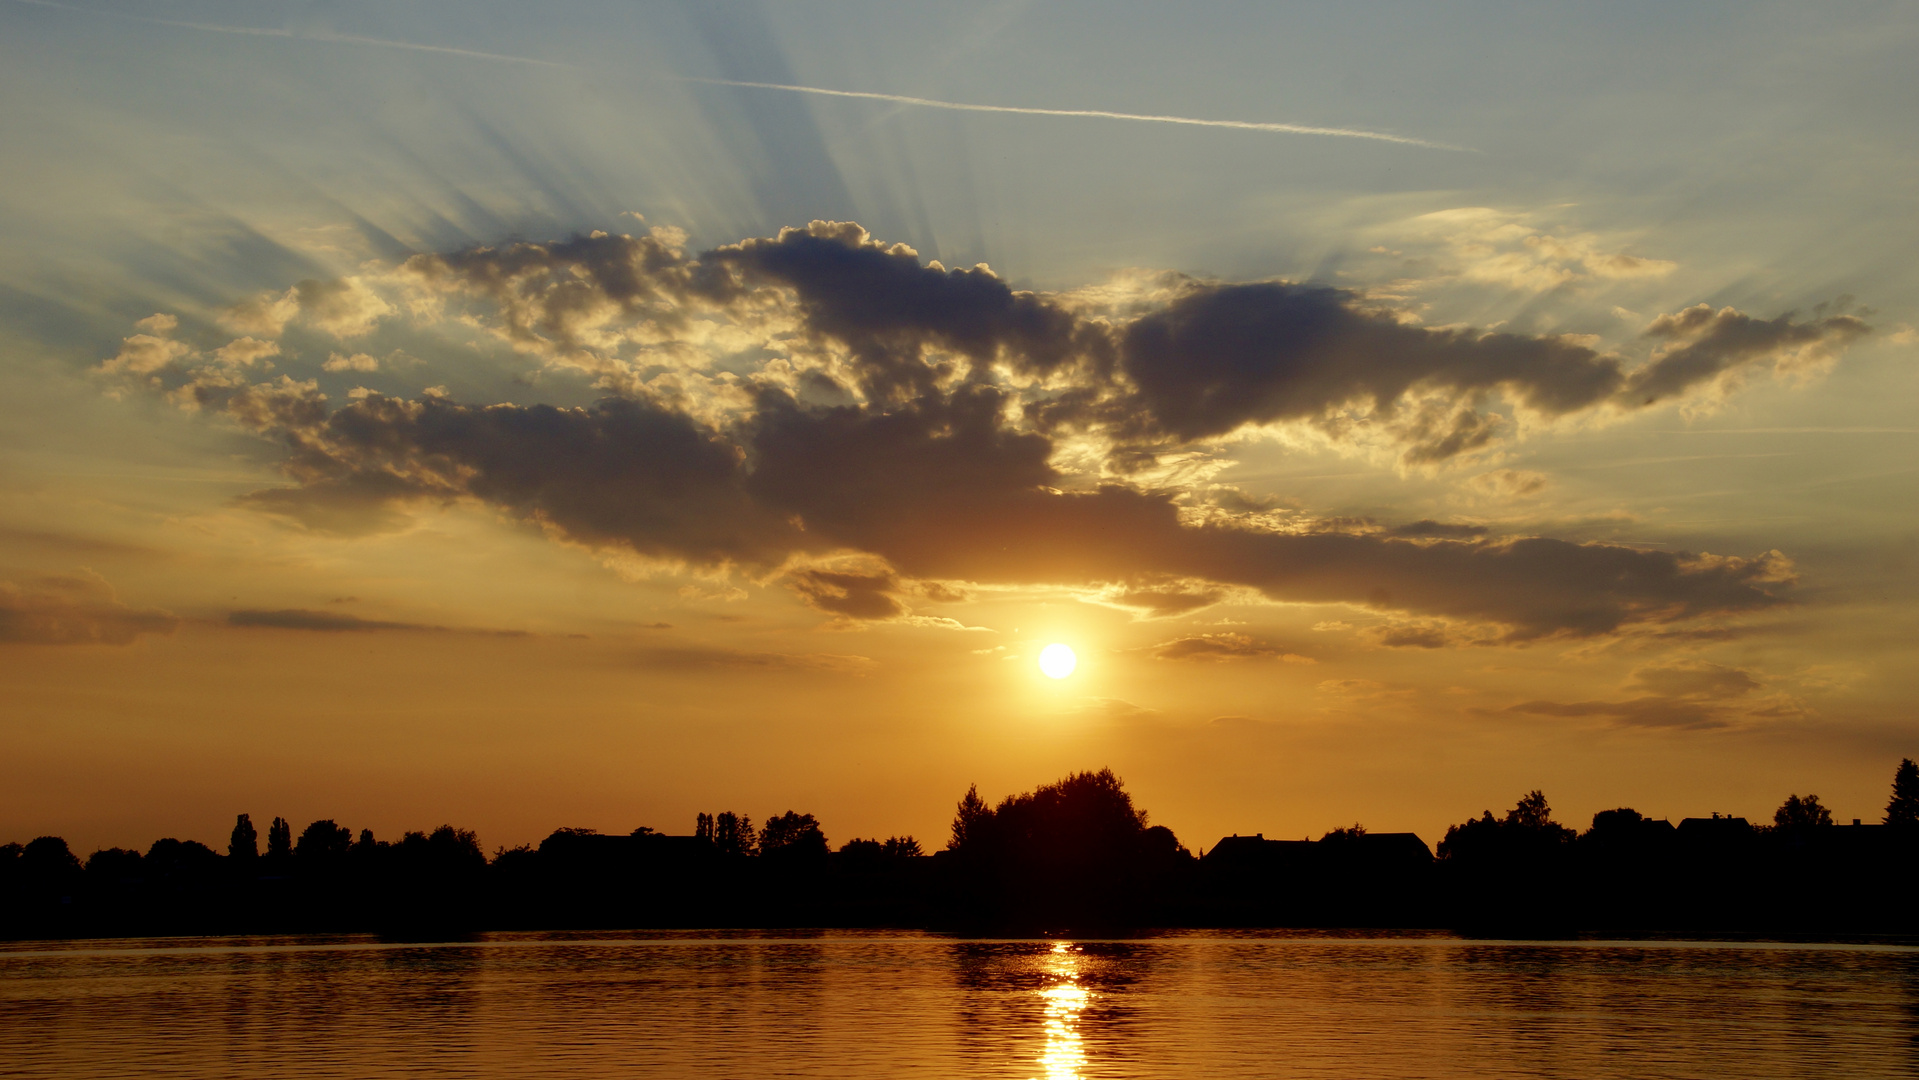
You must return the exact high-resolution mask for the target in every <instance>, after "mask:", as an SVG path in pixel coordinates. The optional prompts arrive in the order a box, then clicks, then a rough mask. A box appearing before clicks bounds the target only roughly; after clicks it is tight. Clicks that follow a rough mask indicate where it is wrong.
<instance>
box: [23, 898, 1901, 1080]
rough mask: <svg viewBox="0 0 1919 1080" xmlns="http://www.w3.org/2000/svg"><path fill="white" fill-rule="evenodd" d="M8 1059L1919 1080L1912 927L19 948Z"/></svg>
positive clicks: (572, 1068)
mask: <svg viewBox="0 0 1919 1080" xmlns="http://www.w3.org/2000/svg"><path fill="white" fill-rule="evenodd" d="M0 1076H9V1077H63V1078H65V1077H113V1076H141V1077H149V1076H165V1077H180V1078H195V1077H400V1076H451V1077H529V1076H538V1077H616V1076H617V1077H716V1078H732V1077H738V1078H754V1080H759V1078H768V1077H836V1078H845V1077H969V1078H973V1077H978V1078H1002V1077H1003V1078H1009V1080H1010V1078H1021V1080H1024V1078H1045V1080H1066V1078H1090V1077H1207V1078H1234V1077H1340V1078H1397V1077H1474V1078H1486V1077H1579V1078H1599V1077H1620V1078H1633V1080H1645V1078H1653V1077H1711V1078H1714V1080H1755V1078H1768V1077H1828V1076H1831V1077H1852V1076H1857V1077H1895V1076H1919V949H1915V948H1911V947H1904V946H1893V945H1800V944H1763V943H1731V944H1728V943H1705V942H1663V941H1662V942H1523V941H1481V940H1465V939H1459V938H1455V937H1449V936H1391V937H1374V936H1328V935H1326V934H1323V933H1322V934H1308V933H1297V932H1295V933H1284V932H1253V933H1230V932H1227V933H1222V932H1219V931H1205V932H1182V933H1168V934H1162V935H1156V936H1150V937H1142V938H1135V939H1128V940H1116V941H1030V940H1021V941H999V940H970V939H958V938H949V937H941V936H937V935H932V934H920V933H912V932H869V933H860V932H843V931H834V932H825V933H819V934H813V933H796V932H792V931H780V932H762V933H714V932H684V933H680V932H647V933H619V934H613V933H607V934H592V935H558V934H492V935H486V936H484V937H482V938H479V939H476V940H472V941H462V942H455V943H447V944H411V943H391V942H382V941H379V940H376V939H372V938H361V937H299V938H258V939H235V938H195V939H147V940H139V941H88V942H64V943H12V944H0Z"/></svg>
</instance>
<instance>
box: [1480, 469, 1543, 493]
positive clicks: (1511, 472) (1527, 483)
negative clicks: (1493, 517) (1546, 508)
mask: <svg viewBox="0 0 1919 1080" xmlns="http://www.w3.org/2000/svg"><path fill="white" fill-rule="evenodd" d="M1550 482H1551V481H1549V480H1548V479H1547V478H1546V474H1544V473H1537V472H1530V471H1528V470H1525V469H1495V470H1494V471H1492V472H1488V473H1480V474H1479V475H1478V476H1475V477H1473V478H1472V479H1471V480H1468V481H1467V483H1468V484H1469V485H1471V486H1472V487H1475V488H1478V489H1479V490H1480V491H1483V492H1485V493H1487V494H1488V495H1496V496H1499V497H1501V498H1506V499H1523V498H1525V497H1527V496H1528V495H1537V494H1539V493H1540V492H1541V491H1544V490H1545V489H1546V485H1547V484H1548V483H1550Z"/></svg>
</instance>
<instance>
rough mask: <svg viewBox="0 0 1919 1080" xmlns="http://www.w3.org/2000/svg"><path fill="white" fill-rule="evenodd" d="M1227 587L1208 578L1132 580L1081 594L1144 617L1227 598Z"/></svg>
mask: <svg viewBox="0 0 1919 1080" xmlns="http://www.w3.org/2000/svg"><path fill="white" fill-rule="evenodd" d="M1228 592H1229V590H1227V589H1224V588H1221V587H1220V586H1218V585H1215V584H1213V583H1211V582H1207V581H1193V580H1183V581H1169V580H1158V581H1131V582H1120V583H1116V584H1113V585H1109V586H1107V587H1106V588H1104V589H1101V590H1100V591H1099V593H1098V594H1097V595H1096V596H1093V597H1088V598H1083V599H1090V600H1091V601H1092V602H1093V603H1098V604H1104V605H1106V606H1108V607H1116V608H1125V609H1128V610H1131V611H1135V612H1138V613H1140V614H1142V615H1144V616H1145V617H1147V618H1168V617H1171V616H1174V615H1188V614H1191V613H1192V612H1195V611H1200V610H1203V609H1205V608H1209V607H1211V606H1213V605H1214V604H1217V603H1219V602H1220V601H1221V600H1224V599H1226V597H1227V595H1228Z"/></svg>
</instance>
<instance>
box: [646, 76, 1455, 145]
mask: <svg viewBox="0 0 1919 1080" xmlns="http://www.w3.org/2000/svg"><path fill="white" fill-rule="evenodd" d="M673 78H675V79H676V80H678V81H680V82H694V83H708V84H710V85H713V86H738V87H744V88H746V89H751V90H784V91H787V92H789V93H794V94H818V95H820V96H823V97H839V98H863V99H865V100H868V101H891V102H894V103H896V104H900V105H919V106H922V107H924V108H928V109H953V110H957V111H959V112H988V113H1018V114H1020V115H1022V116H1078V117H1088V118H1092V119H1096V120H1135V121H1144V122H1146V123H1151V124H1186V125H1188V126H1192V127H1214V128H1234V129H1237V130H1240V131H1266V132H1277V133H1281V134H1286V135H1335V136H1339V137H1340V138H1346V139H1375V140H1378V141H1380V142H1390V143H1401V144H1403V145H1406V146H1422V147H1425V148H1426V149H1429V150H1462V151H1463V150H1466V149H1467V148H1466V147H1463V146H1450V145H1447V144H1446V143H1437V142H1431V141H1429V140H1426V139H1415V138H1411V137H1409V136H1406V135H1389V134H1387V133H1385V132H1383V131H1365V130H1362V129H1359V128H1338V127H1314V126H1312V125H1309V124H1277V123H1264V122H1260V121H1254V120H1203V119H1199V118H1197V117H1191V116H1159V115H1155V114H1152V113H1123V112H1109V111H1107V110H1105V109H1038V108H1031V107H1028V106H1022V105H974V104H971V103H968V102H963V101H941V100H939V99H937V98H922V97H908V96H906V95H905V94H880V93H875V92H872V91H867V90H828V89H826V88H824V87H819V86H792V85H788V84H786V83H764V82H746V81H744V80H740V79H707V78H700V77H697V76H693V75H678V76H673Z"/></svg>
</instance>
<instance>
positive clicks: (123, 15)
mask: <svg viewBox="0 0 1919 1080" xmlns="http://www.w3.org/2000/svg"><path fill="white" fill-rule="evenodd" d="M15 2H16V3H21V4H32V5H34V6H35V7H47V8H58V9H59V10H61V11H73V12H78V13H80V14H83V15H105V16H108V17H111V18H117V19H132V20H134V21H136V22H143V23H148V24H151V25H154V26H172V27H177V28H179V29H182V30H202V31H206V32H208V33H214V34H243V35H246V36H248V37H271V38H289V39H295V40H302V41H331V42H339V43H342V44H348V45H367V46H372V47H374V48H381V49H406V50H409V51H412V52H426V53H438V54H441V55H443V56H462V57H466V58H467V59H471V60H492V61H498V62H502V63H509V64H533V65H536V66H538V67H551V68H573V67H574V66H575V65H572V64H564V63H560V62H559V61H555V60H536V59H534V58H533V57H530V56H509V55H506V54H504V53H490V52H479V51H477V50H474V49H456V48H452V47H451V46H446V45H421V44H417V43H415V42H411V41H394V40H392V39H391V38H374V37H362V36H360V35H358V34H335V33H326V32H303V31H293V30H288V29H284V28H280V27H265V26H229V25H224V24H220V23H199V22H185V21H182V20H179V19H161V18H155V17H153V16H151V15H134V14H132V13H130V12H122V11H105V10H101V9H98V8H86V7H80V6H79V5H77V4H63V3H60V2H58V0H15ZM666 78H669V79H672V80H674V81H676V82H691V83H705V84H708V85H711V86H735V87H740V88H742V89H747V90H779V91H784V92H786V93H791V94H813V95H816V96H819V97H837V98H859V99H863V100H866V101H889V102H892V103H894V104H897V105H917V106H919V107H921V108H925V109H949V110H953V111H956V112H981V113H1012V114H1015V115H1019V116H1065V117H1079V118H1082V119H1092V120H1131V121H1134V122H1136V123H1148V124H1181V125H1185V126H1187V127H1210V128H1228V129H1232V130H1236V131H1260V132H1267V133H1275V134H1283V135H1330V136H1334V137H1337V138H1342V139H1371V140H1374V141H1376V142H1389V143H1398V144H1400V145H1402V146H1418V147H1423V148H1425V149H1428V150H1455V151H1466V150H1468V148H1467V147H1463V146H1451V145H1448V144H1446V143H1439V142H1433V141H1431V140H1429V139H1415V138H1412V137H1410V136H1406V135H1391V134H1388V133H1386V132H1383V131H1366V130H1364V129H1361V128H1341V127H1320V126H1315V125H1311V124H1281V123H1268V122H1263V121H1255V120H1206V119H1201V118H1199V117H1192V116H1162V115H1159V114H1156V113H1125V112H1113V111H1110V110H1107V109H1041V108H1034V107H1031V106H1025V105H977V104H973V103H971V102H965V101H942V100H940V99H938V98H923V97H911V96H908V95H906V94H882V93H876V92H874V91H870V90H831V89H828V88H826V87H823V86H795V85H791V84H788V83H768V82H748V81H745V80H742V79H713V78H702V77H700V76H696V75H669V76H666Z"/></svg>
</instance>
